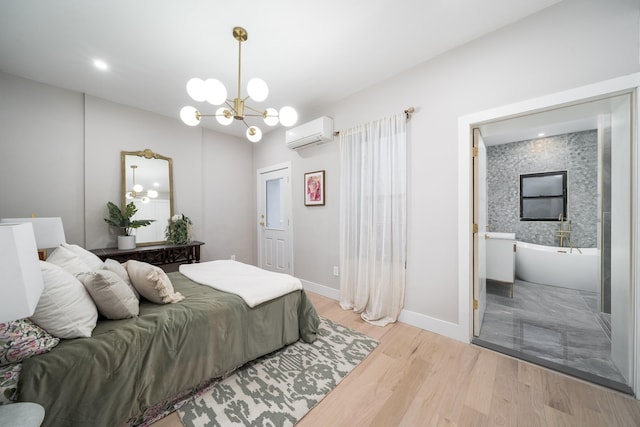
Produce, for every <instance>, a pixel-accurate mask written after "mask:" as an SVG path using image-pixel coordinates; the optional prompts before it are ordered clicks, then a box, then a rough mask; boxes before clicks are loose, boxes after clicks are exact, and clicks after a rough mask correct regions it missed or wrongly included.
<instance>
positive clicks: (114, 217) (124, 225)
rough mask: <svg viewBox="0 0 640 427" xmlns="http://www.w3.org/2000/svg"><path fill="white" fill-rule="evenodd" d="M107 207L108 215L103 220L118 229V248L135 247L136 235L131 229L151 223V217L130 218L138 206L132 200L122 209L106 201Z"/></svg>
mask: <svg viewBox="0 0 640 427" xmlns="http://www.w3.org/2000/svg"><path fill="white" fill-rule="evenodd" d="M107 208H109V217H108V218H105V219H104V221H105V222H106V223H107V224H109V225H111V226H113V227H116V228H118V229H120V234H119V235H118V249H133V248H135V247H136V236H135V235H132V234H131V230H133V229H136V228H140V227H145V226H147V225H149V224H151V223H152V222H153V221H155V220H152V219H134V220H132V219H131V218H132V217H133V216H134V215H135V214H136V212H138V208H137V207H136V205H135V204H134V203H133V202H130V203H129V204H128V205H127V206H125V208H124V209H120V208H119V207H118V205H116V204H115V203H112V202H108V203H107Z"/></svg>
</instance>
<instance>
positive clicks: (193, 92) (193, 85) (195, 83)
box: [187, 77, 207, 102]
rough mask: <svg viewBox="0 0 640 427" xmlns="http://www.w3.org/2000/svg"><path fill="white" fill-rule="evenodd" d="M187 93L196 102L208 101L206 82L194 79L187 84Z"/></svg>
mask: <svg viewBox="0 0 640 427" xmlns="http://www.w3.org/2000/svg"><path fill="white" fill-rule="evenodd" d="M187 93H188V94H189V96H190V97H191V99H193V100H194V101H198V102H203V101H204V100H205V99H207V94H206V91H205V86H204V80H202V79H199V78H197V77H194V78H192V79H190V80H189V81H188V82H187Z"/></svg>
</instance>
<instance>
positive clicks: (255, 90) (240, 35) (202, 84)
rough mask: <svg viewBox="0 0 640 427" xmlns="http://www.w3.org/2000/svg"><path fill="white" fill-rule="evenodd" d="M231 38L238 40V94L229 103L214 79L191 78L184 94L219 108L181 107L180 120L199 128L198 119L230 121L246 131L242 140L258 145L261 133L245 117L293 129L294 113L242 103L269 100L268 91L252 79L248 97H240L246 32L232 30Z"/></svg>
mask: <svg viewBox="0 0 640 427" xmlns="http://www.w3.org/2000/svg"><path fill="white" fill-rule="evenodd" d="M233 38H235V39H236V40H238V93H237V96H236V97H235V98H233V99H231V98H227V96H228V94H227V89H226V87H225V86H224V84H222V82H220V81H219V80H216V79H206V80H202V79H200V78H197V77H196V78H192V79H190V80H189V81H188V82H187V93H188V94H189V96H190V97H191V99H193V100H194V101H198V102H208V103H209V104H211V105H223V104H224V106H222V107H220V108H218V109H217V110H216V112H215V114H202V113H201V112H200V111H199V110H198V109H196V108H195V107H192V106H186V107H183V108H182V109H181V110H180V118H181V119H182V121H183V122H184V123H185V124H186V125H189V126H197V125H198V124H200V120H201V118H202V117H215V118H216V120H218V123H220V124H221V125H224V126H228V125H230V124H231V123H233V121H234V120H238V121H241V122H242V123H244V125H245V126H246V127H247V132H246V137H247V139H248V140H249V141H251V142H258V141H260V139H262V131H261V130H260V128H259V127H257V126H255V125H249V124H247V122H246V121H245V118H247V117H259V118H262V120H263V121H264V123H265V124H266V125H267V126H275V125H277V124H278V123H281V124H282V125H283V126H287V127H288V126H293V125H294V124H295V123H296V122H297V121H298V113H297V112H296V110H294V109H293V108H292V107H288V106H286V107H282V108H281V109H280V110H279V111H278V110H276V109H275V108H266V109H257V108H253V107H251V106H249V105H248V104H246V103H245V101H246V100H247V99H251V100H252V101H254V102H262V101H264V100H265V99H267V97H268V96H269V87H268V86H267V83H265V81H264V80H262V79H260V78H257V77H255V78H252V79H251V80H249V82H248V83H247V94H248V96H246V97H244V98H243V97H242V95H241V91H240V89H241V82H242V80H241V65H242V42H245V41H247V31H246V30H245V29H244V28H242V27H235V28H234V29H233Z"/></svg>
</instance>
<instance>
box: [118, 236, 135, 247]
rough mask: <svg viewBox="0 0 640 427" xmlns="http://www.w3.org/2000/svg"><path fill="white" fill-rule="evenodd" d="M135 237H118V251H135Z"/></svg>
mask: <svg viewBox="0 0 640 427" xmlns="http://www.w3.org/2000/svg"><path fill="white" fill-rule="evenodd" d="M135 248H136V236H118V249H120V250H123V249H135Z"/></svg>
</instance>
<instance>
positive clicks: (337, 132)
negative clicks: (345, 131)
mask: <svg viewBox="0 0 640 427" xmlns="http://www.w3.org/2000/svg"><path fill="white" fill-rule="evenodd" d="M415 112H416V109H415V108H413V107H409V108H407V109H406V110H404V111H403V113H404V115H405V117H406V118H407V120H409V119H410V118H411V114H413V113H415ZM338 135H340V131H339V130H337V131H335V132H333V136H338Z"/></svg>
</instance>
